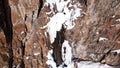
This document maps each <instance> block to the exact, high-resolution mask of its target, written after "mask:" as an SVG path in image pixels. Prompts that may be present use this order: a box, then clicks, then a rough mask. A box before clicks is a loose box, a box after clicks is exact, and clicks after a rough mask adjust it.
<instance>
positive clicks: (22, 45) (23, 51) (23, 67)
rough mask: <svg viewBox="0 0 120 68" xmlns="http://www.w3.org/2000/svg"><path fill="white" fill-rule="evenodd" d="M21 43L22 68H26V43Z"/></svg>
mask: <svg viewBox="0 0 120 68" xmlns="http://www.w3.org/2000/svg"><path fill="white" fill-rule="evenodd" d="M20 42H21V50H22V59H21V65H20V67H21V68H25V64H24V55H25V43H23V42H22V41H20Z"/></svg>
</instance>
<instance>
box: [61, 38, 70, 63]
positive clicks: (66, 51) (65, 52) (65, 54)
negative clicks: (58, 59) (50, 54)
mask: <svg viewBox="0 0 120 68" xmlns="http://www.w3.org/2000/svg"><path fill="white" fill-rule="evenodd" d="M62 59H63V61H64V63H65V64H66V65H69V64H70V63H71V62H72V48H71V47H70V45H69V42H68V41H66V40H65V41H64V43H63V45H62Z"/></svg>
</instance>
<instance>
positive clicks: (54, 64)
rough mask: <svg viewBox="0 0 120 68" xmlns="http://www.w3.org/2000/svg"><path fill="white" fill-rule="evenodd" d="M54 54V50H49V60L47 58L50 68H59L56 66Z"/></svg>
mask: <svg viewBox="0 0 120 68" xmlns="http://www.w3.org/2000/svg"><path fill="white" fill-rule="evenodd" d="M52 54H53V50H49V51H48V55H47V58H48V60H47V62H46V63H47V65H48V66H50V67H49V68H51V67H52V68H57V67H56V63H55V61H54V59H53V57H52Z"/></svg>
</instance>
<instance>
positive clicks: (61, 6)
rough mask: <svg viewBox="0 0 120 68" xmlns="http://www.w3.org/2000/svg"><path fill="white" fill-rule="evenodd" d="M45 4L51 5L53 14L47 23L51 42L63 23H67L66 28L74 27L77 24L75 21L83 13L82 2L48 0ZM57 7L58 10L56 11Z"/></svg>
mask: <svg viewBox="0 0 120 68" xmlns="http://www.w3.org/2000/svg"><path fill="white" fill-rule="evenodd" d="M45 6H50V10H51V11H50V12H48V14H49V13H52V14H53V16H52V17H51V18H50V21H49V22H48V23H47V25H46V26H44V27H47V28H48V29H47V31H48V33H49V35H50V41H51V43H53V42H54V39H55V38H56V31H60V29H61V27H62V24H65V25H66V29H72V28H73V27H74V25H75V23H73V21H74V20H75V19H77V17H79V16H80V15H81V13H80V12H81V9H80V3H77V2H74V1H71V0H67V1H64V0H46V3H45ZM55 8H56V11H57V12H55Z"/></svg>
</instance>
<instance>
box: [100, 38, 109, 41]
mask: <svg viewBox="0 0 120 68" xmlns="http://www.w3.org/2000/svg"><path fill="white" fill-rule="evenodd" d="M104 40H108V39H107V38H104V37H100V38H99V41H104Z"/></svg>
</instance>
